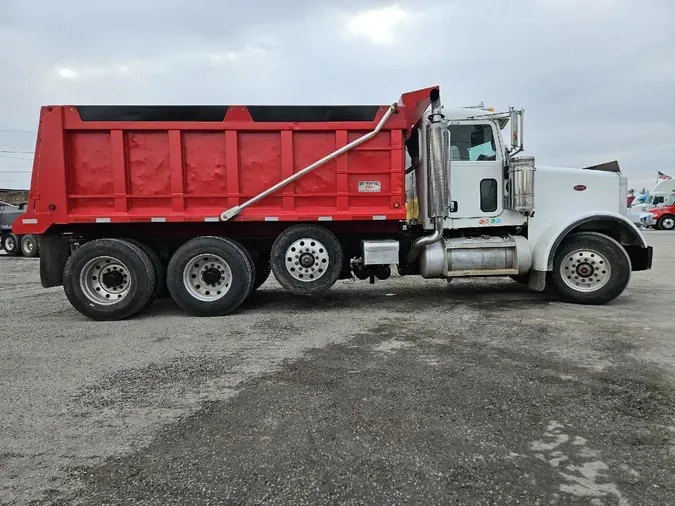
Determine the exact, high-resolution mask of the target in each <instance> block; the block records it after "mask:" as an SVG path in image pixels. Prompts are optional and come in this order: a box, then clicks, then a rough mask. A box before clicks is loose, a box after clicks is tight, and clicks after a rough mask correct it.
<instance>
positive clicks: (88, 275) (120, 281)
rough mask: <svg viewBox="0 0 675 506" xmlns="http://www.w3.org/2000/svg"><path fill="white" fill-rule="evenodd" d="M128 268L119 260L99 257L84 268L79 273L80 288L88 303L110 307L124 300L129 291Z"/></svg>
mask: <svg viewBox="0 0 675 506" xmlns="http://www.w3.org/2000/svg"><path fill="white" fill-rule="evenodd" d="M131 285H132V283H131V279H130V276H129V269H128V267H127V266H126V265H125V264H124V263H122V262H121V261H120V260H118V259H116V258H113V257H108V256H101V257H96V258H93V259H91V260H89V262H87V264H86V265H85V266H84V268H83V269H82V271H81V273H80V288H81V290H82V292H83V293H84V295H85V297H87V299H89V300H90V301H92V302H94V303H96V304H101V305H110V304H115V303H117V302H119V301H120V300H122V299H124V298H125V297H126V296H127V295H128V294H129V291H130V288H131Z"/></svg>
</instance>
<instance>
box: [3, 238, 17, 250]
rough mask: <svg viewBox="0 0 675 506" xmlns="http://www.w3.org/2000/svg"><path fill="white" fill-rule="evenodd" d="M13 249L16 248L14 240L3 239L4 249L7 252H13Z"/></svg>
mask: <svg viewBox="0 0 675 506" xmlns="http://www.w3.org/2000/svg"><path fill="white" fill-rule="evenodd" d="M15 247H16V243H15V242H14V239H12V238H11V237H8V238H7V239H5V249H7V250H8V251H9V250H13V249H14V248H15Z"/></svg>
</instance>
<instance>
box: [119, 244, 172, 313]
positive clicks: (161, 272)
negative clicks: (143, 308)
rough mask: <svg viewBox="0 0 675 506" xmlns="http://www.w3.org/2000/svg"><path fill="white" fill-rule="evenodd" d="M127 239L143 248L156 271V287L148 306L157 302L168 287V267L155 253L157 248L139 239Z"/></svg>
mask: <svg viewBox="0 0 675 506" xmlns="http://www.w3.org/2000/svg"><path fill="white" fill-rule="evenodd" d="M125 240H126V241H129V242H130V243H132V244H134V245H135V246H137V247H138V248H140V249H141V250H143V253H145V254H146V255H147V256H148V258H149V259H150V262H151V263H152V267H153V269H154V271H155V279H156V282H155V289H154V290H153V292H152V295H151V296H150V300H149V301H148V304H147V305H148V306H149V305H150V304H152V303H153V302H155V301H156V300H157V298H158V297H159V296H160V294H161V293H162V291H163V290H164V288H165V287H166V267H165V266H164V262H162V261H161V260H160V258H159V256H158V255H157V253H155V250H153V249H152V248H151V247H150V246H148V245H147V244H145V243H143V242H141V241H138V240H136V239H125Z"/></svg>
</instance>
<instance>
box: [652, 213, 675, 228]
mask: <svg viewBox="0 0 675 506" xmlns="http://www.w3.org/2000/svg"><path fill="white" fill-rule="evenodd" d="M654 228H657V229H658V230H673V229H675V216H673V215H672V214H664V215H663V216H661V217H660V218H659V221H657V222H656V227H654Z"/></svg>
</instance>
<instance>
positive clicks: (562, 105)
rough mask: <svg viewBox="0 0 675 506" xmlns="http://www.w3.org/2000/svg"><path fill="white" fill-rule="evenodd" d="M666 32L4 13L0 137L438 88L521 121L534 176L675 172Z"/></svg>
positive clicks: (302, 0)
mask: <svg viewBox="0 0 675 506" xmlns="http://www.w3.org/2000/svg"><path fill="white" fill-rule="evenodd" d="M674 26H675V4H674V3H673V2H672V1H671V0H643V1H641V2H635V1H634V0H594V1H592V2H590V1H587V0H511V1H509V2H503V1H501V0H471V1H464V0H426V1H420V0H406V1H405V2H402V1H398V2H397V1H395V0H394V1H387V0H361V1H356V0H341V1H339V2H336V1H335V0H313V1H310V0H288V1H287V2H275V1H272V0H260V1H257V2H247V3H239V2H234V0H223V1H216V0H191V1H190V2H188V3H186V2H184V0H162V1H159V0H155V1H151V0H148V1H144V2H138V1H137V0H118V1H117V2H90V1H89V0H62V1H60V2H52V1H49V0H34V1H32V2H25V1H24V0H6V1H4V2H1V3H0V68H1V69H2V75H3V78H2V79H0V107H1V108H2V111H3V115H2V117H1V118H0V129H19V130H34V129H35V128H36V126H37V113H38V111H39V107H40V106H41V105H43V104H47V103H51V104H53V103H108V104H122V103H141V104H142V103H146V104H150V103H162V104H195V103H221V104H222V103H267V104H272V103H289V104H293V103H378V104H388V103H391V102H393V101H395V100H397V99H398V97H399V96H400V94H401V93H403V92H405V91H408V90H411V89H416V88H420V87H424V86H429V85H433V84H440V85H441V89H442V98H443V101H444V102H445V103H449V104H453V105H467V104H475V103H478V102H480V101H485V103H486V105H489V106H494V107H495V108H496V109H498V110H503V109H505V108H506V107H508V106H509V105H514V106H519V107H520V106H522V107H525V109H526V131H525V142H526V148H527V153H528V154H533V155H535V156H536V157H537V158H538V160H540V162H541V163H543V164H546V165H589V164H593V163H598V162H602V161H606V160H609V159H615V158H616V159H618V160H619V162H620V163H621V166H622V168H624V170H625V171H626V172H627V173H628V174H629V176H630V177H631V178H633V179H635V180H638V179H641V178H651V177H652V175H653V174H656V171H657V170H662V171H663V172H666V173H668V172H675V162H672V160H673V159H675V156H674V155H675V152H673V148H671V147H670V146H672V145H673V143H672V138H673V135H674V134H675V129H674V127H673V126H672V120H671V118H672V117H673V115H675V102H674V101H673V100H671V97H673V96H675V55H673V51H672V48H673V47H675V31H674V30H673V29H672V28H673V27H674ZM33 143H34V137H32V136H31V135H30V134H11V135H10V134H9V133H7V132H0V145H1V146H2V147H3V149H4V148H11V149H17V150H26V149H28V150H29V149H32V147H33ZM8 161H9V160H8V159H4V158H3V159H0V167H3V166H7V165H8V163H7V162H8ZM11 162H12V163H11V165H17V164H16V163H15V162H16V160H12V161H11ZM21 163H22V162H20V163H19V165H21Z"/></svg>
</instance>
